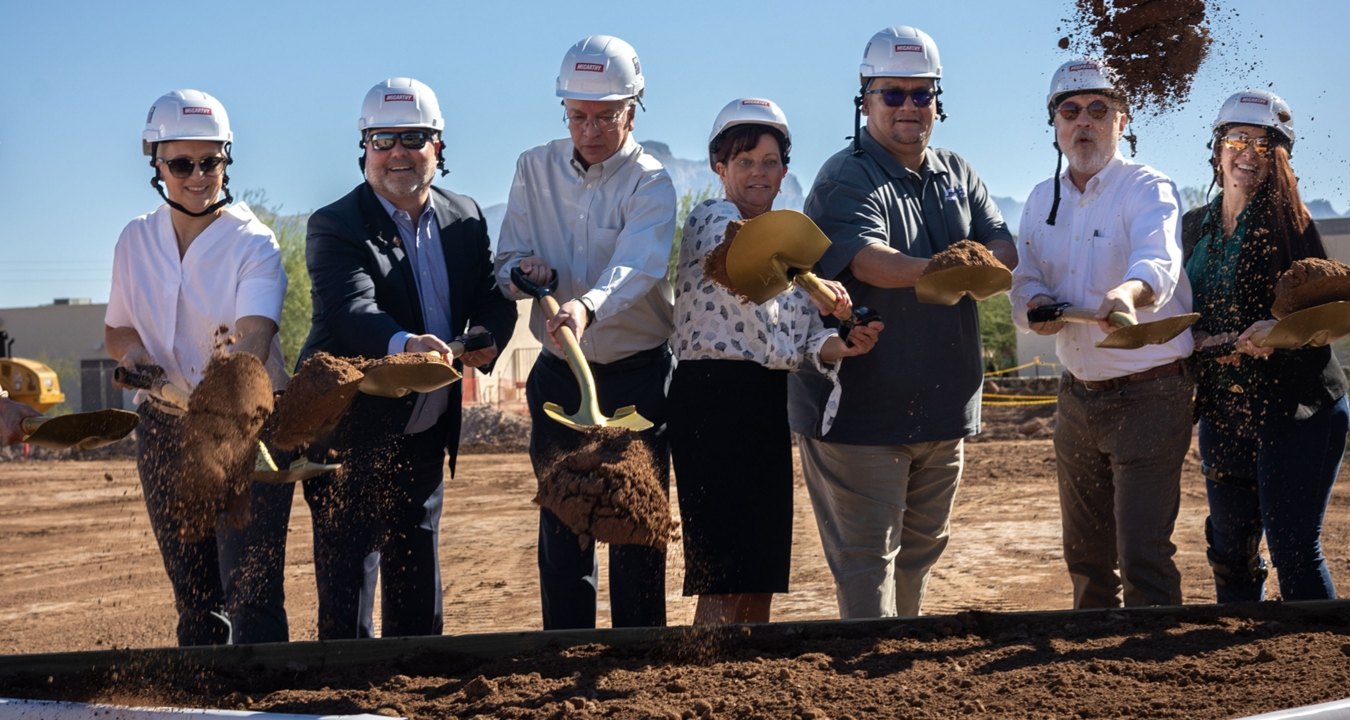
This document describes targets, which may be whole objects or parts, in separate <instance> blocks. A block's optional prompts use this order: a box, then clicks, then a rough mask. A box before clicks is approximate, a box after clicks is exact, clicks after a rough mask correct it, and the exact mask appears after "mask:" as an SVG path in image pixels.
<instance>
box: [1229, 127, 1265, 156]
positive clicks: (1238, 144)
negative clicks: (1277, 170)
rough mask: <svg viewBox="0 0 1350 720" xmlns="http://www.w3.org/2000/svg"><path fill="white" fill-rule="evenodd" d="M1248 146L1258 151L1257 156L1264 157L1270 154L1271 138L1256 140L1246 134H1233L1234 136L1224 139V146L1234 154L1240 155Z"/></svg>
mask: <svg viewBox="0 0 1350 720" xmlns="http://www.w3.org/2000/svg"><path fill="white" fill-rule="evenodd" d="M1248 145H1250V146H1251V148H1252V150H1255V151H1256V154H1257V155H1260V156H1262V157H1264V156H1265V155H1266V154H1267V153H1269V152H1270V147H1271V145H1270V138H1268V137H1257V138H1254V137H1250V136H1248V135H1247V134H1246V133H1233V134H1232V135H1228V136H1225V137H1224V139H1223V146H1224V147H1226V148H1228V149H1229V150H1232V151H1233V152H1238V153H1240V152H1242V151H1243V150H1246V149H1247V146H1248Z"/></svg>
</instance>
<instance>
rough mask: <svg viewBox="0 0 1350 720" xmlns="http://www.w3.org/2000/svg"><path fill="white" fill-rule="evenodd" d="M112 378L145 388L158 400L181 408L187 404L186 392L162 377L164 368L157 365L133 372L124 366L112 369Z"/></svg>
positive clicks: (129, 385) (184, 407)
mask: <svg viewBox="0 0 1350 720" xmlns="http://www.w3.org/2000/svg"><path fill="white" fill-rule="evenodd" d="M113 379H114V380H116V381H117V382H120V383H122V384H123V385H126V386H127V387H134V388H137V389H140V390H147V391H149V392H150V394H152V395H155V396H157V397H158V398H159V399H160V400H163V401H164V402H166V403H168V404H170V405H173V406H174V407H177V408H179V409H182V410H186V409H187V406H188V392H187V391H186V390H184V389H182V388H180V387H178V386H177V385H174V384H173V383H171V382H169V381H168V380H165V379H164V369H163V368H161V367H159V366H158V365H148V366H142V367H140V368H137V369H136V371H135V372H132V371H130V370H127V369H126V368H124V367H118V368H114V369H113Z"/></svg>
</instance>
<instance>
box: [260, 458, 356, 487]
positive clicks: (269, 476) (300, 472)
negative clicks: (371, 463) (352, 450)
mask: <svg viewBox="0 0 1350 720" xmlns="http://www.w3.org/2000/svg"><path fill="white" fill-rule="evenodd" d="M341 468H342V466H341V465H321V464H319V463H312V462H304V463H300V464H296V465H292V466H291V467H289V468H287V469H285V470H255V471H253V473H252V474H251V475H249V479H250V480H252V481H253V482H256V483H263V484H265V485H293V484H295V483H298V482H300V481H302V480H308V479H310V478H312V477H318V476H320V475H322V474H324V473H329V472H334V471H336V470H339V469H341Z"/></svg>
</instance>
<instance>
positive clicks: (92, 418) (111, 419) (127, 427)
mask: <svg viewBox="0 0 1350 720" xmlns="http://www.w3.org/2000/svg"><path fill="white" fill-rule="evenodd" d="M140 420H141V419H140V416H138V415H137V414H136V413H134V412H128V411H126V410H116V409H108V410H96V411H94V412H85V413H72V414H70V415H60V416H57V417H52V418H29V419H28V420H27V421H25V426H26V427H27V426H31V425H37V427H36V428H34V429H33V430H32V432H31V433H29V435H28V436H27V437H25V438H24V442H28V443H32V444H34V445H37V446H39V447H45V448H48V449H50V450H67V449H70V448H77V449H80V450H92V449H94V448H99V447H103V446H104V445H111V444H112V443H115V442H117V441H118V440H121V439H122V438H124V437H126V436H127V435H129V434H131V431H132V430H135V429H136V425H137V424H139V423H140Z"/></svg>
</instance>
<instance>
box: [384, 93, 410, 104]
mask: <svg viewBox="0 0 1350 720" xmlns="http://www.w3.org/2000/svg"><path fill="white" fill-rule="evenodd" d="M384 101H385V102H416V101H417V98H415V97H413V94H412V93H385V94H384Z"/></svg>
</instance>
